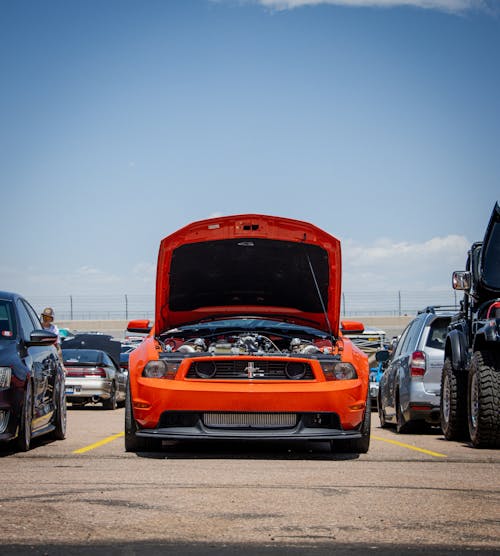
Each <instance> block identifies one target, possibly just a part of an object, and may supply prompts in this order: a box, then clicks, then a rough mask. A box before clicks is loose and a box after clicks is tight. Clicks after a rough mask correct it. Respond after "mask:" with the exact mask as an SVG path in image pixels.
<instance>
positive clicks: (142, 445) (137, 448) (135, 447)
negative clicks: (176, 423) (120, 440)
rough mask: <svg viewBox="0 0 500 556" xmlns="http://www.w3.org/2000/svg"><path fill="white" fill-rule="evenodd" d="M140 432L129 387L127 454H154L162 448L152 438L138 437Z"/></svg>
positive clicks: (126, 435) (126, 426)
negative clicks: (137, 433) (137, 434)
mask: <svg viewBox="0 0 500 556" xmlns="http://www.w3.org/2000/svg"><path fill="white" fill-rule="evenodd" d="M138 430H139V427H138V426H137V423H136V421H135V419H134V412H133V410H132V395H131V393H130V385H129V386H128V387H127V395H126V397H125V451H126V452H154V451H156V450H158V449H159V448H160V443H159V442H158V441H157V440H156V439H154V438H152V439H150V438H142V437H140V436H136V434H135V433H136V432H137V431H138Z"/></svg>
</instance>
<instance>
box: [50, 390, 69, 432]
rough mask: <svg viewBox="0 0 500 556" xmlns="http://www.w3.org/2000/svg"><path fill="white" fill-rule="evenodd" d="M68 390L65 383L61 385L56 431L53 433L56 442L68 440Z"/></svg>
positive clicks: (56, 411)
mask: <svg viewBox="0 0 500 556" xmlns="http://www.w3.org/2000/svg"><path fill="white" fill-rule="evenodd" d="M66 421H67V413H66V389H65V385H64V381H61V382H60V384H59V392H58V394H57V407H56V410H55V421H54V425H55V427H56V428H55V429H54V432H53V433H52V438H55V439H56V440H64V439H65V438H66Z"/></svg>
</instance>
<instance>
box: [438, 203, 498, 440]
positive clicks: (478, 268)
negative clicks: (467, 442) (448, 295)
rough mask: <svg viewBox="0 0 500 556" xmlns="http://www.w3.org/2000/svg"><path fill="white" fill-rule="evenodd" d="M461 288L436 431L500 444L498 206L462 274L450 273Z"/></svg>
mask: <svg viewBox="0 0 500 556" xmlns="http://www.w3.org/2000/svg"><path fill="white" fill-rule="evenodd" d="M453 288H454V289H455V290H463V291H464V298H463V300H462V302H461V310H460V312H459V313H458V314H457V315H455V316H454V317H453V318H452V321H451V324H450V327H449V330H448V335H447V337H446V346H445V360H444V366H443V373H442V378H441V427H442V429H443V433H444V436H445V437H446V438H447V439H448V440H455V439H456V440H458V439H465V438H467V432H468V433H469V435H470V439H471V441H472V445H473V446H474V447H477V448H479V447H494V446H499V445H500V206H499V205H498V203H496V204H495V207H494V209H493V212H492V214H491V218H490V221H489V224H488V227H487V228H486V233H485V236H484V240H483V241H482V242H477V243H474V244H473V245H472V246H471V248H470V250H469V253H468V257H467V265H466V270H465V271H457V272H454V273H453Z"/></svg>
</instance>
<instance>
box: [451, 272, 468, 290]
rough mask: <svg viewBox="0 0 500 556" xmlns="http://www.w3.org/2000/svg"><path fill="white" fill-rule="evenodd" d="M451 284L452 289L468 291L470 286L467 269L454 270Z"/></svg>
mask: <svg viewBox="0 0 500 556" xmlns="http://www.w3.org/2000/svg"><path fill="white" fill-rule="evenodd" d="M451 284H452V286H453V289H454V290H464V291H469V290H470V286H471V276H470V272H469V271H468V270H455V272H454V273H453V275H452V279H451Z"/></svg>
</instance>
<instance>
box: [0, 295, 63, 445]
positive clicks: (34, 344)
mask: <svg viewBox="0 0 500 556" xmlns="http://www.w3.org/2000/svg"><path fill="white" fill-rule="evenodd" d="M56 341H57V336H56V335H55V334H53V333H52V332H49V331H47V330H43V329H42V325H41V324H40V320H39V319H38V316H37V314H36V313H35V311H34V310H33V308H32V307H31V305H30V304H29V303H28V302H27V301H26V300H25V299H24V298H22V297H21V296H19V295H17V294H15V293H10V292H0V441H13V442H14V443H15V445H16V447H17V449H19V450H21V451H25V452H26V451H28V450H29V449H30V445H31V439H32V438H34V437H37V436H41V435H45V434H50V435H51V436H52V437H53V438H54V439H56V440H62V439H63V438H64V437H65V436H66V399H65V388H64V370H63V368H62V365H61V362H60V359H59V357H58V355H57V351H56V348H55V343H56Z"/></svg>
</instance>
